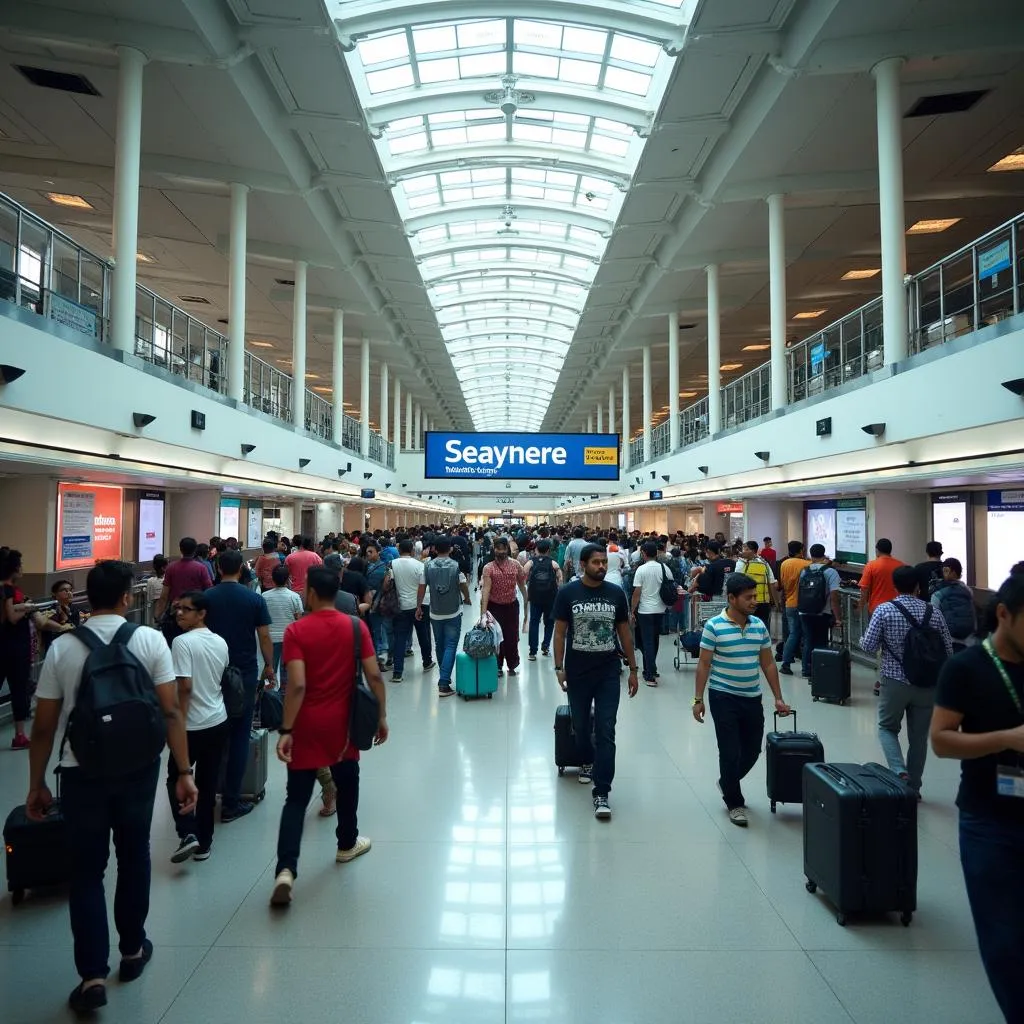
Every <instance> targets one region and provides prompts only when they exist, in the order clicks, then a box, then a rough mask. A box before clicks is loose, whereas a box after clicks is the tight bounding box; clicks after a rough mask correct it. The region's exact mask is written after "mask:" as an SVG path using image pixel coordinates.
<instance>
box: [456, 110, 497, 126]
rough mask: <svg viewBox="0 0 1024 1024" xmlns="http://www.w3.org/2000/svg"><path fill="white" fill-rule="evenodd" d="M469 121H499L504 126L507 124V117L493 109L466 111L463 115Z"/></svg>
mask: <svg viewBox="0 0 1024 1024" xmlns="http://www.w3.org/2000/svg"><path fill="white" fill-rule="evenodd" d="M461 116H464V117H465V119H466V120H467V121H493V120H495V119H497V120H498V121H500V122H501V123H502V124H504V123H505V115H504V114H502V113H500V112H499V111H497V110H495V109H494V108H493V107H492V108H487V109H484V110H465V111H463V113H462V115H461Z"/></svg>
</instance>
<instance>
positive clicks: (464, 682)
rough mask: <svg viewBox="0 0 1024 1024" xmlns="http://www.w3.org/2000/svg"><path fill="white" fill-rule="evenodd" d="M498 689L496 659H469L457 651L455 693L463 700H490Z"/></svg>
mask: <svg viewBox="0 0 1024 1024" xmlns="http://www.w3.org/2000/svg"><path fill="white" fill-rule="evenodd" d="M497 689H498V659H497V658H496V657H495V656H494V655H491V657H489V658H471V657H470V656H469V655H468V654H466V652H465V651H459V653H458V655H457V656H456V658H455V692H456V693H457V694H458V695H459V696H460V697H461V698H462V699H463V700H479V699H480V698H481V697H486V698H487V699H488V700H490V699H491V697H492V696H493V694H494V693H495V692H496V691H497Z"/></svg>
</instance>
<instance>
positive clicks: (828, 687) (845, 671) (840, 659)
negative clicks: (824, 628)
mask: <svg viewBox="0 0 1024 1024" xmlns="http://www.w3.org/2000/svg"><path fill="white" fill-rule="evenodd" d="M811 696H812V697H813V698H814V699H815V700H834V701H838V703H840V704H845V703H846V702H847V701H848V700H849V699H850V652H849V651H848V650H847V649H846V648H845V647H843V648H841V649H840V650H835V649H834V648H827V647H819V648H818V649H817V650H815V651H814V652H813V653H812V654H811Z"/></svg>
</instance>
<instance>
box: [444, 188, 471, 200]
mask: <svg viewBox="0 0 1024 1024" xmlns="http://www.w3.org/2000/svg"><path fill="white" fill-rule="evenodd" d="M472 198H473V190H472V189H471V188H446V189H445V190H444V201H445V202H446V203H468V202H469V200H470V199H472Z"/></svg>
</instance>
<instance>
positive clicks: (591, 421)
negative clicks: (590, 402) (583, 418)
mask: <svg viewBox="0 0 1024 1024" xmlns="http://www.w3.org/2000/svg"><path fill="white" fill-rule="evenodd" d="M593 432H594V414H593V413H591V414H590V415H589V416H588V417H587V433H588V434H592V433H593Z"/></svg>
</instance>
